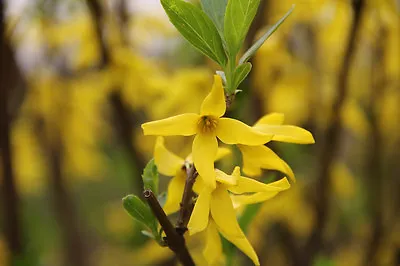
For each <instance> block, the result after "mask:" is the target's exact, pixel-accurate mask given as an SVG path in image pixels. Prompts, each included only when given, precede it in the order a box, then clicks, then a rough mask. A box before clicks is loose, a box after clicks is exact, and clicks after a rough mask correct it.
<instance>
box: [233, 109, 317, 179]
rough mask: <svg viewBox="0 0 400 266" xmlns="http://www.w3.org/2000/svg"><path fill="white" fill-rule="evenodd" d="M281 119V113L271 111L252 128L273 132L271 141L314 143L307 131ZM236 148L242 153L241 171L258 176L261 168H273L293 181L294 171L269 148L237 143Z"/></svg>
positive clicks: (282, 116) (266, 132)
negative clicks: (285, 123) (286, 123)
mask: <svg viewBox="0 0 400 266" xmlns="http://www.w3.org/2000/svg"><path fill="white" fill-rule="evenodd" d="M283 120H284V115H283V114H280V113H271V114H268V115H265V116H263V117H262V118H261V119H260V120H258V121H257V123H256V124H255V125H254V126H253V128H254V129H256V130H257V131H260V132H263V133H265V134H273V137H272V140H273V141H280V142H289V143H297V144H309V143H315V141H314V138H313V136H312V134H311V133H310V132H309V131H307V130H305V129H303V128H300V127H296V126H291V125H282V124H283ZM238 148H239V149H240V151H241V152H242V155H243V156H242V157H243V172H244V173H245V174H247V175H249V176H259V175H261V169H273V170H278V171H280V172H282V173H284V174H286V175H287V176H288V177H289V178H290V179H291V180H292V181H293V182H295V177H294V173H293V171H292V169H291V168H290V166H289V165H288V164H287V163H286V162H285V161H283V160H282V159H281V158H279V156H278V155H277V154H276V153H275V152H273V151H272V150H271V149H270V148H268V147H266V146H264V145H260V146H247V145H238Z"/></svg>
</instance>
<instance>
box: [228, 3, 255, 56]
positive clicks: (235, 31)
mask: <svg viewBox="0 0 400 266" xmlns="http://www.w3.org/2000/svg"><path fill="white" fill-rule="evenodd" d="M259 5H260V0H229V1H228V5H227V7H226V13H225V18H224V36H225V42H226V45H227V47H228V50H229V56H230V58H234V57H235V56H236V55H237V53H238V52H239V50H240V48H241V47H242V44H243V41H244V38H245V37H246V34H247V32H248V31H249V28H250V25H251V22H252V21H253V19H254V16H255V15H256V13H257V9H258V6H259Z"/></svg>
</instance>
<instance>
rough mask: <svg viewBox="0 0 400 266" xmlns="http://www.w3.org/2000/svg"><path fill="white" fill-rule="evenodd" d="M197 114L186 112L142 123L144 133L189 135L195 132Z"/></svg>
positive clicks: (197, 119)
mask: <svg viewBox="0 0 400 266" xmlns="http://www.w3.org/2000/svg"><path fill="white" fill-rule="evenodd" d="M199 118H200V116H199V115H198V114H193V113H188V114H181V115H177V116H172V117H168V118H165V119H161V120H157V121H152V122H148V123H144V124H142V129H143V133H144V134H145V135H155V136H191V135H194V134H196V132H197V122H198V121H199Z"/></svg>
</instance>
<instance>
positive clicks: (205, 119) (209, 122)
mask: <svg viewBox="0 0 400 266" xmlns="http://www.w3.org/2000/svg"><path fill="white" fill-rule="evenodd" d="M217 125H218V118H216V117H214V116H208V115H205V116H202V117H200V119H199V122H198V127H199V131H200V132H201V133H212V132H214V131H215V129H216V128H217Z"/></svg>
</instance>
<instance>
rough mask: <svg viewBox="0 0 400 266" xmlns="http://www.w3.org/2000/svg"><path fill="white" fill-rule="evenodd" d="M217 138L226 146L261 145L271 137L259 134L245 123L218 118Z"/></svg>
mask: <svg viewBox="0 0 400 266" xmlns="http://www.w3.org/2000/svg"><path fill="white" fill-rule="evenodd" d="M217 137H218V138H219V139H220V140H221V141H222V142H224V143H226V144H245V145H251V146H252V145H262V144H265V143H267V142H268V141H270V140H271V139H272V135H270V134H264V133H262V132H259V131H257V130H255V129H253V128H252V127H249V126H248V125H246V124H245V123H243V122H241V121H239V120H235V119H232V118H224V117H223V118H220V119H219V122H218V126H217Z"/></svg>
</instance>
